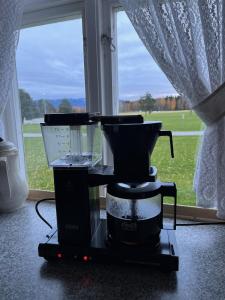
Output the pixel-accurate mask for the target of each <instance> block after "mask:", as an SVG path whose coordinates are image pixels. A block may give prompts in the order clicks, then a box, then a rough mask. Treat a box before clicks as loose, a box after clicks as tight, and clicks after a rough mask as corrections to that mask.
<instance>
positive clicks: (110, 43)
mask: <svg viewBox="0 0 225 300" xmlns="http://www.w3.org/2000/svg"><path fill="white" fill-rule="evenodd" d="M101 42H102V44H103V45H104V46H110V50H111V51H112V52H114V51H116V46H115V45H114V44H113V38H112V37H110V36H108V35H107V34H105V33H103V34H102V36H101Z"/></svg>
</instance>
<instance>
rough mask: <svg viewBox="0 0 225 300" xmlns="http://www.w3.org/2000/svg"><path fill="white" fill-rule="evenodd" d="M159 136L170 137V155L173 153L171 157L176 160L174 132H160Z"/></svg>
mask: <svg viewBox="0 0 225 300" xmlns="http://www.w3.org/2000/svg"><path fill="white" fill-rule="evenodd" d="M159 136H168V137H169V139H170V153H171V157H172V158H174V150H173V134H172V131H167V130H162V131H160V132H159Z"/></svg>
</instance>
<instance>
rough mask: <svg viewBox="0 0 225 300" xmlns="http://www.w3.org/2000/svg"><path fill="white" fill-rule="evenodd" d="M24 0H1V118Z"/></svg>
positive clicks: (6, 97)
mask: <svg viewBox="0 0 225 300" xmlns="http://www.w3.org/2000/svg"><path fill="white" fill-rule="evenodd" d="M23 6H24V1H23V0H0V119H1V118H2V114H3V112H4V109H5V106H6V103H7V101H8V100H9V94H10V88H11V87H12V79H13V75H14V74H13V72H14V71H15V70H14V69H15V53H16V46H17V42H18V35H19V28H20V23H21V18H22V13H23Z"/></svg>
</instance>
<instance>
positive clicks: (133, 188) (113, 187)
mask: <svg viewBox="0 0 225 300" xmlns="http://www.w3.org/2000/svg"><path fill="white" fill-rule="evenodd" d="M161 187H162V185H161V182H160V181H154V182H142V183H138V182H126V183H122V182H120V183H112V184H108V186H107V193H108V194H110V195H111V196H114V197H118V198H123V199H134V200H139V199H145V198H151V197H154V196H156V195H158V194H160V193H161V192H162V190H161Z"/></svg>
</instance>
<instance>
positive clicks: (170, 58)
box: [120, 0, 225, 219]
mask: <svg viewBox="0 0 225 300" xmlns="http://www.w3.org/2000/svg"><path fill="white" fill-rule="evenodd" d="M120 3H121V5H122V6H123V7H124V10H125V11H126V13H127V15H128V17H129V19H130V20H131V22H132V24H133V26H134V28H135V30H136V31H137V33H138V35H139V37H140V38H141V40H142V41H143V43H144V45H145V46H146V48H147V49H148V51H149V53H150V54H151V55H152V57H153V58H154V60H155V61H156V63H157V64H158V65H159V66H160V68H161V69H162V71H163V72H164V73H165V74H166V76H167V78H168V79H169V80H170V82H171V83H172V85H173V86H174V87H175V89H176V90H177V92H178V93H179V94H181V95H182V96H183V97H184V98H185V99H186V100H187V101H188V102H189V104H190V106H191V108H192V109H193V110H194V111H196V113H197V114H198V115H199V117H200V118H201V119H202V120H203V121H204V123H205V124H206V129H205V131H204V135H203V139H202V144H201V149H200V151H199V155H198V160H197V166H196V172H195V179H194V187H195V191H196V195H197V205H199V206H202V207H208V208H212V207H214V208H217V216H218V217H220V218H223V219H225V117H224V115H225V85H223V82H224V81H225V1H223V0H186V1H181V0H120Z"/></svg>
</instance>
